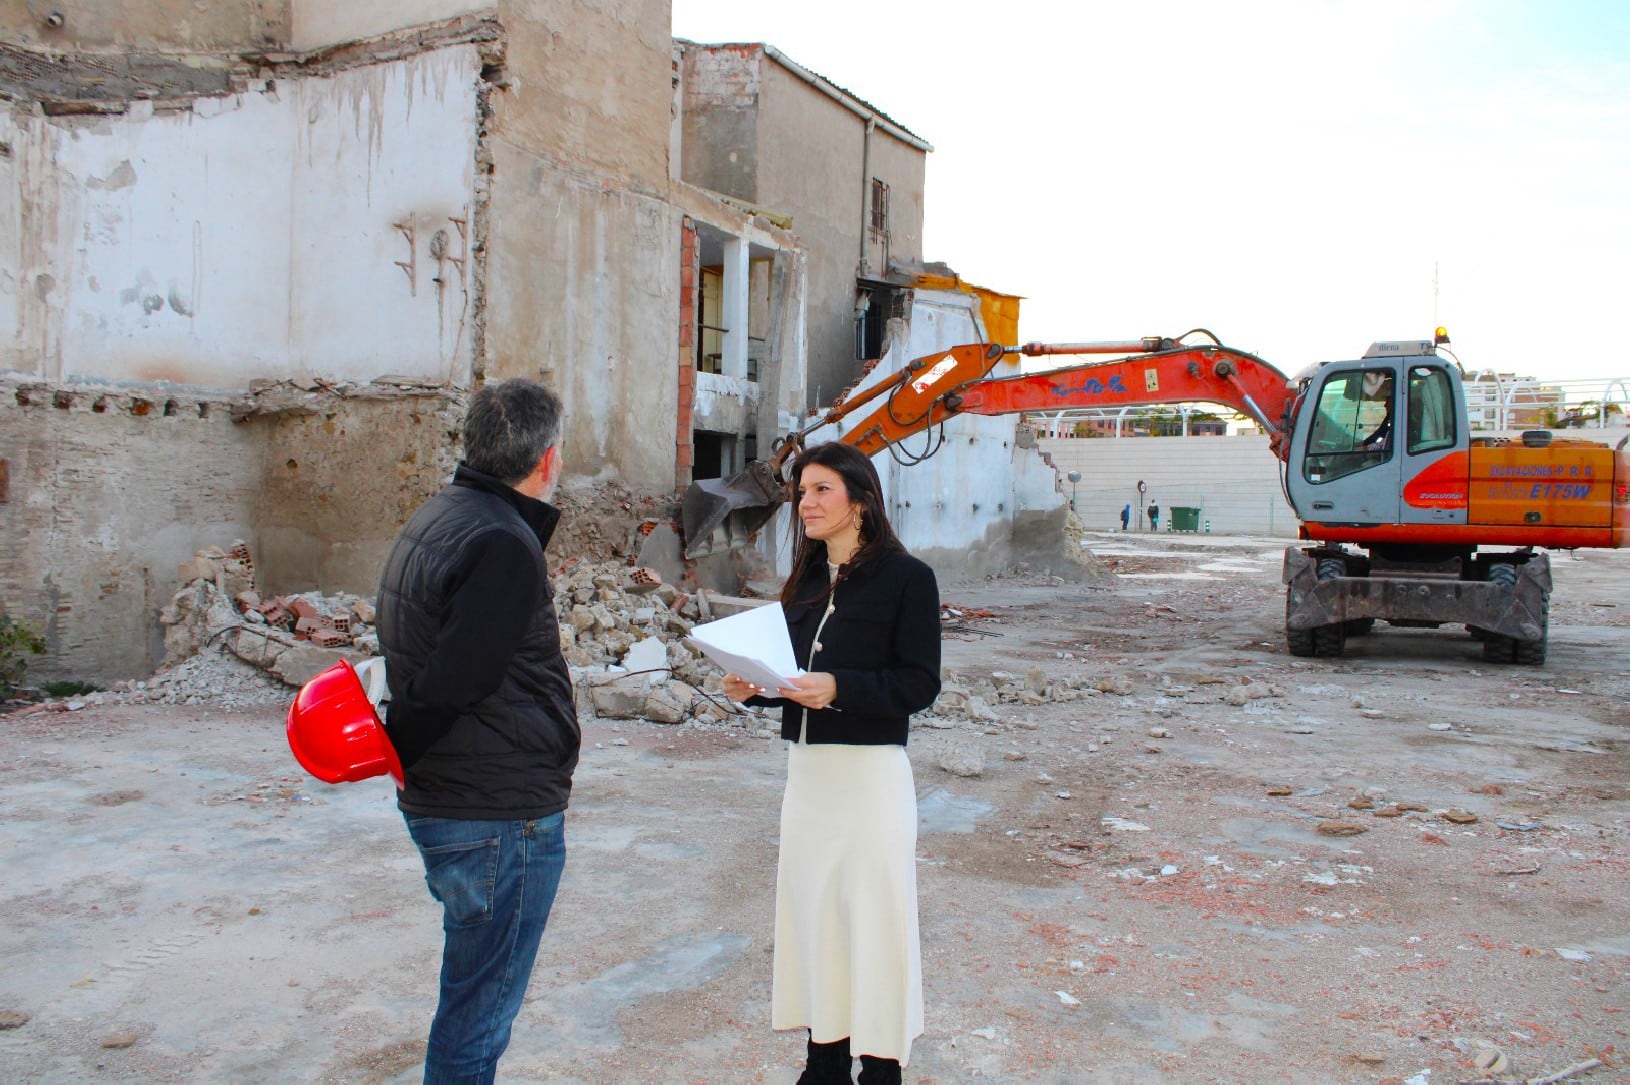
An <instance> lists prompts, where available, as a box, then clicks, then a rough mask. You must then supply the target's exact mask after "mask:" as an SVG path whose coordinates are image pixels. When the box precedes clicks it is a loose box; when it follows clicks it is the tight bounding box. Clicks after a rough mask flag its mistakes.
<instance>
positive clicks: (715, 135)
mask: <svg viewBox="0 0 1630 1085" xmlns="http://www.w3.org/2000/svg"><path fill="white" fill-rule="evenodd" d="M761 56H762V51H761V50H760V49H759V47H758V46H756V45H710V46H705V47H701V48H685V49H684V51H683V55H682V58H681V65H682V68H683V76H682V81H683V96H682V98H681V106H680V109H681V114H680V131H681V140H680V142H681V149H680V177H681V179H683V180H684V181H685V182H686V183H687V184H692V185H699V186H701V187H702V188H705V189H708V190H709V191H712V192H719V193H723V194H724V195H726V196H734V197H735V198H736V199H738V200H745V201H747V202H748V203H752V204H757V203H759V197H758V98H759V77H758V73H759V61H760V58H761ZM771 210H772V211H777V212H780V213H786V212H787V211H788V210H789V209H787V208H771ZM798 225H799V224H798V223H797V222H796V221H794V223H793V226H794V228H797V226H798Z"/></svg>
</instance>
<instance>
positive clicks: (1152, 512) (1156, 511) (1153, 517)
mask: <svg viewBox="0 0 1630 1085" xmlns="http://www.w3.org/2000/svg"><path fill="white" fill-rule="evenodd" d="M1149 530H1150V531H1159V530H1160V506H1159V505H1158V504H1156V503H1155V502H1153V501H1151V502H1149Z"/></svg>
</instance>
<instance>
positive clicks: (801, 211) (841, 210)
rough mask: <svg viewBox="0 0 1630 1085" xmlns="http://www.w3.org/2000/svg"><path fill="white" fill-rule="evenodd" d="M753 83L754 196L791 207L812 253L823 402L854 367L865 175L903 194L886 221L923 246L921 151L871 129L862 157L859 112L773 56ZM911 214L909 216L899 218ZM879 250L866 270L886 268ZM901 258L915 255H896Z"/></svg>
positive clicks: (813, 339)
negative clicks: (756, 83) (755, 113)
mask: <svg viewBox="0 0 1630 1085" xmlns="http://www.w3.org/2000/svg"><path fill="white" fill-rule="evenodd" d="M760 80H761V83H762V87H761V91H760V95H759V109H758V127H757V146H756V160H757V177H758V185H757V202H758V203H760V204H762V205H763V206H765V207H768V208H770V209H772V210H775V211H778V212H783V213H790V214H792V215H793V216H794V217H793V222H792V232H793V233H794V234H796V235H797V236H798V238H799V240H800V242H801V243H802V244H803V245H804V247H805V248H806V250H807V251H808V253H809V313H808V327H809V395H810V397H811V402H813V403H816V404H823V405H824V404H826V403H830V402H831V401H832V399H834V398H835V397H836V396H837V395H838V394H839V393H840V392H842V391H843V390H844V388H846V387H848V386H849V384H851V383H852V382H853V381H854V379H855V375H856V374H857V373H858V372H859V362H858V361H857V360H856V358H855V332H854V328H855V318H854V303H855V277H856V275H857V273H858V272H859V270H860V265H861V261H862V257H863V253H862V242H863V240H865V239H866V232H865V231H866V224H867V223H868V222H869V221H870V215H871V202H870V201H871V178H872V177H879V178H881V179H882V180H883V181H885V182H886V183H888V184H889V185H890V187H891V190H893V191H897V192H900V193H902V194H903V195H902V196H901V197H900V198H899V199H897V200H895V201H892V202H891V208H890V220H891V223H895V224H897V226H896V228H897V229H899V230H900V232H901V234H902V236H906V237H912V238H917V239H919V240H918V242H917V247H918V248H920V246H921V242H920V237H921V233H922V221H921V215H922V210H921V207H922V196H921V193H922V188H923V173H924V165H925V161H926V156H925V155H924V153H923V152H922V151H919V150H916V149H915V148H912V147H909V146H908V145H906V144H904V143H901V142H900V141H899V140H897V139H896V138H895V137H893V136H891V135H889V134H888V133H886V132H884V131H883V130H881V129H875V130H874V131H873V132H872V133H871V136H870V139H869V142H870V146H871V150H870V152H869V159H868V151H867V149H866V148H867V143H868V137H867V135H866V121H865V120H864V119H863V118H862V117H860V116H858V115H856V114H855V113H853V112H851V111H850V110H849V109H847V108H845V107H844V106H843V105H841V104H839V103H838V102H835V101H833V100H832V99H831V98H829V97H828V96H827V95H825V94H824V93H822V92H821V91H819V90H816V89H815V88H814V87H812V86H810V85H809V84H808V83H807V82H805V81H804V80H803V79H801V78H799V77H798V76H796V75H794V74H793V73H792V72H790V71H788V70H787V69H786V68H784V67H783V66H781V65H780V64H777V63H776V62H774V61H773V60H769V59H767V58H766V59H764V60H762V61H761V66H760ZM913 160H914V161H913ZM895 171H898V172H895ZM912 193H915V196H912V195H911V194H912ZM913 213H914V214H915V222H914V223H912V224H911V225H909V226H907V225H905V223H906V220H907V219H909V218H911V217H912V215H913ZM879 251H880V250H878V249H877V248H876V247H875V246H872V247H870V248H869V249H868V251H867V254H865V256H866V260H867V263H868V265H869V266H868V268H867V273H868V274H870V275H872V276H876V277H882V276H883V275H884V274H885V273H886V271H887V268H886V267H884V266H882V264H881V262H880V261H879V258H878V254H879ZM907 255H920V253H916V254H907V253H904V252H896V253H895V256H896V258H901V257H904V256H907Z"/></svg>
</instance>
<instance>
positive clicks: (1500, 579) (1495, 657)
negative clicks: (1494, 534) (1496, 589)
mask: <svg viewBox="0 0 1630 1085" xmlns="http://www.w3.org/2000/svg"><path fill="white" fill-rule="evenodd" d="M1488 582H1489V583H1490V584H1499V585H1502V586H1504V587H1507V588H1515V587H1516V586H1517V567H1516V566H1515V565H1512V564H1511V563H1510V562H1505V561H1502V562H1500V563H1499V564H1497V565H1490V566H1489V571H1488ZM1516 658H1517V640H1516V638H1515V637H1508V636H1506V635H1505V634H1503V633H1495V632H1492V631H1490V630H1484V631H1483V661H1484V662H1485V663H1513V662H1515V661H1516Z"/></svg>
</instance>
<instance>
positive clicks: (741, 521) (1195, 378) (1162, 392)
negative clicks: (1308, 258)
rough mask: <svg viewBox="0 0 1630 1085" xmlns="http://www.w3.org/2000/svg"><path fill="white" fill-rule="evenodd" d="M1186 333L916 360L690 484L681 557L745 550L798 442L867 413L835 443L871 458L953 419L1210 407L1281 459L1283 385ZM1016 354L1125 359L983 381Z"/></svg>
mask: <svg viewBox="0 0 1630 1085" xmlns="http://www.w3.org/2000/svg"><path fill="white" fill-rule="evenodd" d="M1192 334H1195V333H1193V332H1190V333H1187V334H1186V335H1185V336H1181V337H1179V338H1177V339H1164V338H1158V337H1150V338H1145V339H1138V340H1132V341H1119V342H1105V343H1064V344H1046V343H1026V344H1025V345H1023V346H1018V347H1005V346H1002V345H1000V344H995V343H973V344H968V345H965V346H958V347H952V348H951V349H950V350H945V351H941V352H939V353H937V354H930V355H927V356H926V357H922V358H917V359H914V360H912V361H911V362H909V363H907V364H906V366H905V368H903V369H901V370H900V372H899V373H896V374H895V375H894V376H892V377H890V378H889V379H887V380H885V381H881V382H879V383H877V384H875V385H873V386H871V387H870V388H867V389H866V390H864V391H863V392H860V393H858V394H856V395H854V396H851V397H848V398H846V399H845V400H844V401H842V402H841V403H839V404H837V405H835V406H834V407H832V408H830V409H829V410H827V411H826V412H824V413H823V414H821V415H820V416H818V417H817V418H815V419H814V420H813V421H811V423H810V424H809V425H808V426H805V427H804V428H803V429H801V430H798V431H797V432H794V433H791V434H788V435H787V436H785V437H783V438H781V439H780V440H779V441H777V442H776V445H775V449H774V451H773V453H772V455H771V457H770V460H769V461H768V463H764V462H755V463H752V464H749V465H748V467H747V468H746V469H745V470H743V471H741V472H738V473H737V474H736V475H734V476H732V477H731V478H729V479H707V480H704V481H701V482H697V483H693V484H692V485H691V487H690V490H689V491H688V492H687V493H686V495H685V500H684V503H683V505H682V508H681V519H682V526H683V528H684V531H685V540H686V549H685V553H686V555H687V556H689V557H699V556H701V555H703V554H707V553H711V552H713V551H715V550H718V549H720V548H721V547H730V546H733V545H737V544H738V543H739V542H741V541H745V539H746V538H747V537H749V536H750V535H751V534H752V532H754V531H756V530H758V528H759V527H762V526H763V524H764V523H765V522H766V521H767V520H769V518H770V517H771V516H772V515H773V514H774V512H775V509H776V507H777V506H778V505H779V504H780V503H781V502H782V501H784V500H785V499H786V487H785V484H784V481H783V476H784V468H785V466H786V464H787V462H788V461H789V460H790V459H791V458H792V457H793V456H794V455H796V454H797V452H798V450H799V449H800V448H802V447H803V445H804V440H805V438H806V437H808V436H809V435H810V434H811V433H813V432H815V431H816V430H818V429H821V428H823V427H825V426H829V425H835V424H836V423H838V422H841V421H843V420H844V419H846V418H849V417H850V416H852V415H855V414H858V413H860V412H861V411H863V410H864V409H866V408H867V407H870V408H871V410H870V413H868V414H866V415H864V417H862V418H861V419H860V421H858V422H856V423H854V424H853V425H851V426H850V427H849V428H848V429H847V430H846V431H845V433H844V435H843V437H842V438H841V439H842V440H844V441H847V442H848V443H850V444H853V445H855V446H856V447H858V448H859V449H860V450H861V451H862V452H865V453H867V454H868V455H875V454H876V453H878V452H880V451H882V450H883V449H885V448H888V447H890V446H892V445H895V444H898V443H899V442H901V441H903V440H905V439H906V438H909V437H911V436H912V435H914V434H918V433H922V432H923V431H925V430H928V429H931V428H932V427H934V426H936V425H939V424H940V423H941V422H944V421H945V420H946V419H948V418H951V417H954V416H955V415H958V414H977V415H1002V414H1016V413H1020V412H1023V411H1045V410H1059V409H1063V408H1071V407H1119V406H1134V405H1135V406H1150V405H1156V404H1163V403H1200V402H1205V403H1217V404H1222V405H1224V406H1228V407H1232V408H1234V409H1235V410H1238V411H1241V412H1243V413H1246V414H1248V415H1250V416H1251V417H1252V418H1254V419H1256V421H1257V422H1258V423H1259V424H1260V425H1262V426H1263V427H1264V428H1265V429H1266V430H1267V431H1268V433H1269V435H1270V445H1271V447H1272V448H1273V449H1274V451H1275V453H1276V454H1277V455H1278V456H1279V457H1280V458H1281V459H1283V458H1284V457H1285V455H1286V447H1285V446H1286V442H1287V439H1288V434H1287V432H1286V431H1287V429H1288V426H1287V425H1286V420H1287V419H1288V416H1289V407H1290V402H1291V389H1290V385H1289V382H1288V381H1287V379H1286V377H1285V375H1284V374H1283V373H1280V372H1279V371H1278V370H1277V369H1275V368H1274V367H1273V366H1271V365H1269V364H1268V363H1267V362H1265V361H1263V360H1262V359H1261V358H1258V357H1256V356H1255V355H1254V354H1248V353H1246V352H1244V351H1240V350H1234V349H1233V348H1231V347H1225V346H1223V345H1221V344H1220V343H1215V342H1213V344H1211V345H1202V346H1188V345H1185V344H1184V343H1183V342H1182V339H1184V338H1187V335H1192ZM1204 334H1206V335H1208V336H1209V335H1210V333H1209V332H1206V333H1204ZM1212 338H1213V340H1215V337H1214V336H1213V337H1212ZM1011 354H1022V355H1025V356H1026V357H1044V356H1055V355H1082V354H1114V355H1119V356H1120V357H1118V358H1117V359H1115V360H1111V361H1101V362H1096V361H1095V362H1084V363H1082V364H1079V365H1073V366H1064V367H1061V368H1058V369H1052V370H1047V371H1044V372H1039V373H1027V374H1022V375H1019V376H1012V377H988V376H987V374H989V373H990V371H991V369H993V368H994V367H995V366H996V364H997V363H998V362H999V361H1001V360H1002V359H1003V358H1004V357H1007V356H1008V355H1011Z"/></svg>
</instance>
